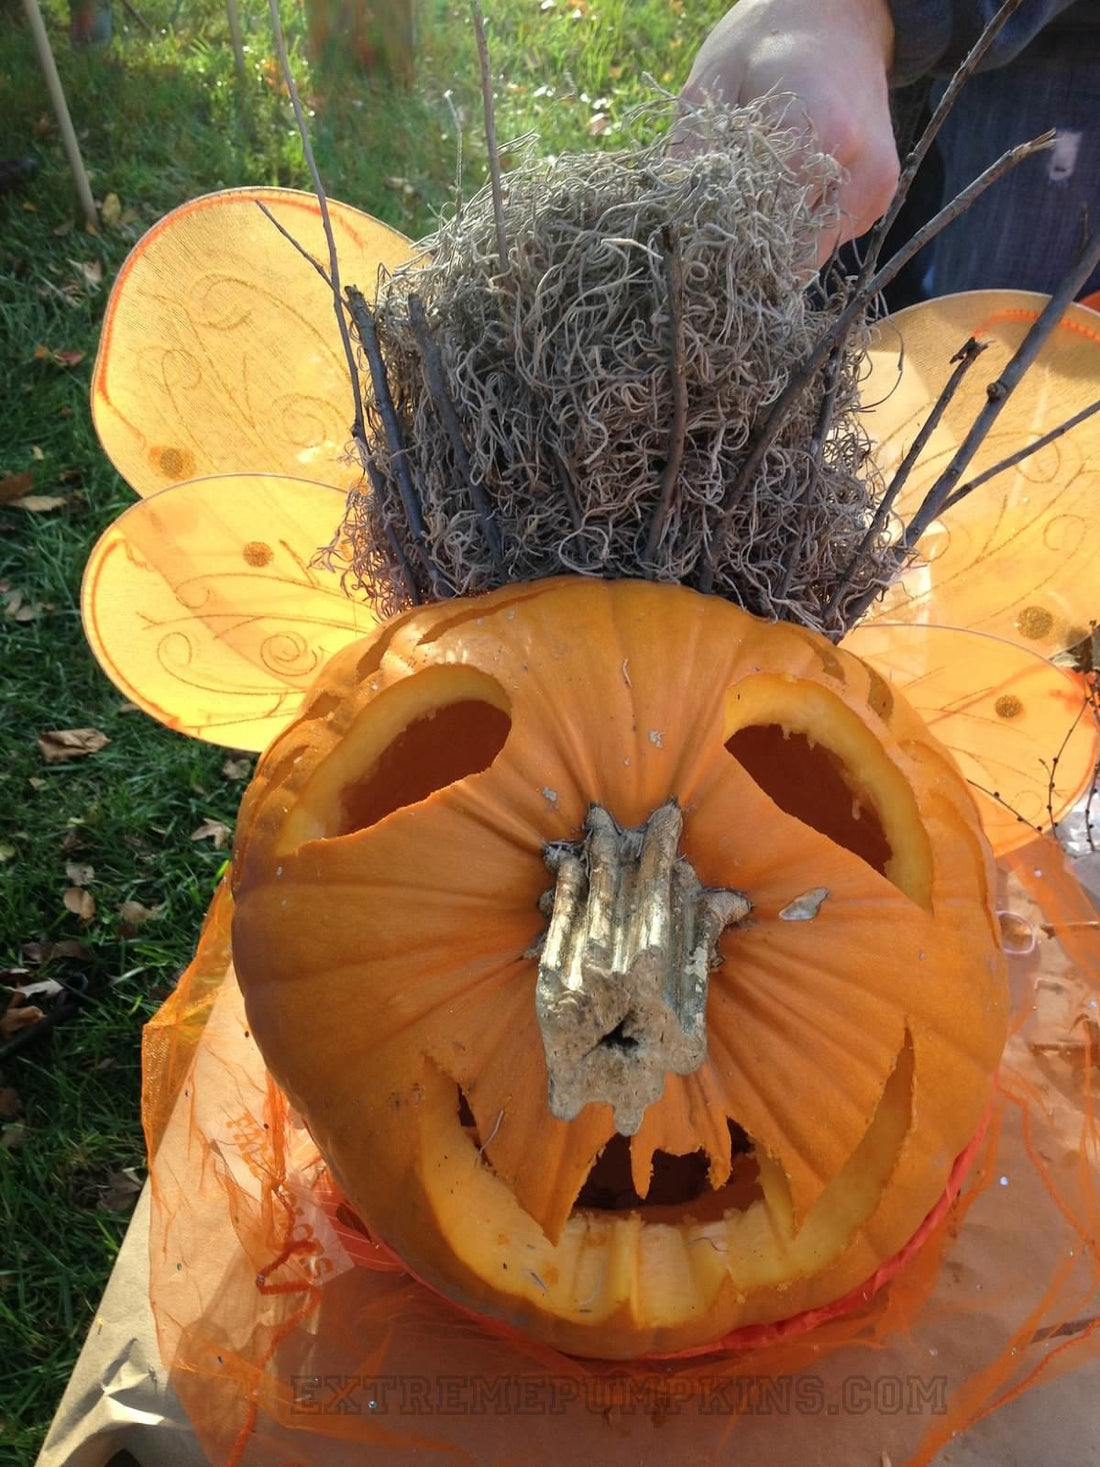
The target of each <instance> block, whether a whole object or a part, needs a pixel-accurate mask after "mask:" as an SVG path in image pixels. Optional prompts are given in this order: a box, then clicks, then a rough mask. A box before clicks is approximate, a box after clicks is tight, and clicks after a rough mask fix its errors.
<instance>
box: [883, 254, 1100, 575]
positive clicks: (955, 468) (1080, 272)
mask: <svg viewBox="0 0 1100 1467" xmlns="http://www.w3.org/2000/svg"><path fill="white" fill-rule="evenodd" d="M1097 264H1100V230H1097V232H1096V233H1095V234H1094V235H1093V237H1092V239H1091V240H1089V243H1088V246H1087V247H1086V249H1085V250H1084V251H1083V252H1082V254H1081V256H1080V258H1079V259H1078V260H1077V262H1076V264H1075V265H1074V266H1073V268H1072V269H1071V270H1070V272H1069V273H1068V275H1067V276H1066V277H1065V279H1064V280H1063V281H1062V283H1061V285H1059V287H1058V289H1057V290H1056V291H1055V292H1054V294H1053V295H1052V296H1051V298H1050V300H1049V301H1048V302H1047V304H1046V305H1045V306H1044V307H1043V309H1042V311H1041V312H1040V313H1039V316H1038V318H1037V319H1036V320H1035V321H1034V323H1033V324H1032V326H1031V328H1030V329H1029V331H1028V333H1027V335H1026V336H1025V337H1024V339H1023V341H1022V342H1021V343H1020V345H1019V346H1018V347H1017V349H1016V351H1015V353H1014V355H1013V357H1012V359H1011V361H1010V362H1008V364H1007V365H1006V366H1005V368H1004V370H1003V371H1002V373H1001V375H1000V376H999V377H998V378H997V380H996V381H995V382H991V383H990V384H989V386H988V387H987V388H986V395H987V399H988V400H987V402H986V404H985V406H984V407H983V408H982V410H981V412H980V413H979V414H978V416H977V418H976V419H975V421H974V425H973V427H972V428H971V429H970V432H969V433H968V434H967V435H966V437H965V439H964V440H963V442H962V443H961V445H960V446H959V448H958V450H957V452H956V453H955V456H954V458H953V459H952V460H951V462H950V463H949V464H948V466H947V468H946V469H945V470H944V472H943V473H942V474H941V475H940V477H939V478H938V479H937V480H936V482H935V484H933V486H932V488H931V489H930V490H929V492H928V494H927V495H926V496H925V499H924V502H923V504H922V505H921V507H920V509H918V510H917V513H916V514H915V515H914V516H913V518H912V520H910V522H909V525H908V527H907V528H906V531H905V536H904V539H903V540H902V543H901V545H900V546H899V547H898V549H899V552H900V553H901V554H908V552H909V551H911V550H912V549H913V547H914V546H915V545H916V543H917V541H918V540H919V539H920V537H921V536H922V535H923V534H924V532H925V530H926V529H927V528H928V526H929V525H930V524H931V523H932V521H933V520H934V519H936V518H937V516H938V515H940V514H942V513H943V508H944V505H945V504H946V502H947V500H948V499H950V498H951V496H952V494H953V493H954V492H955V487H956V485H957V484H958V482H959V479H960V478H961V477H962V475H963V473H964V471H965V470H966V467H967V465H968V464H969V463H970V461H971V459H972V458H973V457H974V455H975V454H976V453H977V451H978V449H979V448H980V447H981V446H982V443H983V442H984V441H985V437H986V434H987V433H988V432H989V430H990V429H991V428H992V426H993V424H994V423H995V422H996V421H997V418H998V416H999V415H1000V412H1001V409H1002V408H1003V407H1004V405H1005V403H1006V402H1007V401H1008V400H1009V398H1010V397H1011V396H1012V394H1013V392H1014V391H1015V390H1016V388H1017V386H1018V385H1019V383H1020V379H1021V378H1022V377H1023V375H1024V373H1025V372H1026V371H1027V369H1028V368H1029V367H1030V366H1031V364H1032V362H1034V360H1035V358H1036V357H1037V356H1038V355H1039V353H1040V351H1041V350H1042V349H1043V345H1044V344H1045V342H1046V340H1047V337H1048V336H1050V334H1051V332H1052V331H1053V330H1054V328H1055V327H1056V326H1057V325H1058V323H1059V322H1060V321H1061V319H1062V317H1063V316H1064V315H1065V312H1066V308H1067V307H1068V306H1069V304H1070V302H1071V301H1072V300H1073V298H1074V296H1075V295H1076V294H1077V292H1078V291H1079V290H1080V289H1081V287H1082V285H1084V283H1085V281H1086V280H1087V279H1088V278H1089V276H1090V275H1091V274H1092V272H1093V270H1095V268H1096V266H1097Z"/></svg>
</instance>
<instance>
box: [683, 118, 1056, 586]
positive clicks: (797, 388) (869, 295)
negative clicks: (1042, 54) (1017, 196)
mask: <svg viewBox="0 0 1100 1467" xmlns="http://www.w3.org/2000/svg"><path fill="white" fill-rule="evenodd" d="M1053 141H1054V131H1053V130H1051V131H1049V132H1045V133H1043V134H1042V136H1041V137H1037V138H1033V139H1032V140H1031V142H1028V143H1021V144H1020V145H1019V146H1018V147H1015V148H1010V149H1009V150H1008V152H1007V153H1004V154H1002V156H1001V157H1000V158H998V159H997V161H996V163H993V164H991V165H990V167H988V168H987V169H986V170H985V172H984V173H982V174H980V175H979V176H978V177H977V178H976V179H975V180H974V181H973V183H971V184H968V185H967V187H966V188H964V189H963V191H962V192H961V193H960V194H958V195H956V197H955V198H954V199H952V200H951V202H950V203H949V204H946V205H945V206H944V207H943V208H942V209H941V210H940V212H939V213H938V214H937V215H936V216H935V218H933V219H930V220H929V222H928V223H927V224H926V225H925V226H924V228H923V229H920V230H918V231H917V233H916V234H915V235H914V236H913V238H912V239H911V240H910V241H909V242H908V244H905V245H903V246H902V248H901V249H900V250H898V251H897V252H896V254H894V255H892V256H891V257H890V259H889V260H888V261H887V262H886V264H885V265H883V266H882V268H881V269H880V270H879V271H877V273H876V274H874V275H873V276H872V277H871V278H870V279H869V280H868V281H867V282H866V283H865V284H864V285H861V286H857V287H856V289H855V290H854V291H853V293H852V297H851V299H850V300H849V302H848V304H847V305H846V306H845V307H844V310H843V311H841V313H840V315H839V316H838V317H837V318H836V320H835V321H834V322H833V324H832V326H830V328H829V330H828V331H826V332H825V333H824V334H823V335H822V336H821V338H820V340H819V341H818V342H817V343H816V344H815V345H814V348H813V350H812V351H811V352H810V354H809V356H807V358H806V360H805V361H804V362H803V363H802V365H801V366H800V367H799V369H798V370H797V372H795V373H793V374H792V376H791V379H790V381H789V382H788V383H787V385H786V387H785V388H784V389H783V391H782V392H781V393H780V394H779V396H778V398H776V400H775V403H774V405H773V407H772V410H771V412H770V413H769V414H768V416H767V417H766V418H765V420H764V422H763V424H762V425H761V427H760V431H759V432H758V434H757V436H756V440H755V442H754V443H753V446H752V448H751V449H750V451H749V453H748V454H747V455H746V457H745V460H744V462H743V463H742V465H741V468H740V471H739V472H738V475H737V478H736V479H735V480H734V481H733V483H732V484H731V485H730V487H729V489H728V490H727V492H726V497H725V501H724V504H723V506H722V513H721V518H720V519H719V521H718V524H717V526H716V527H715V532H714V535H713V537H712V540H711V548H710V551H709V553H708V556H707V563H706V565H705V567H704V569H703V574H702V576H701V577H700V579H699V590H700V591H710V590H712V589H713V587H714V576H715V572H716V568H717V561H718V557H719V555H720V554H721V552H722V550H723V548H724V547H725V543H726V537H727V535H728V534H729V528H730V522H731V520H732V518H733V515H734V512H735V511H736V509H737V506H738V505H739V504H740V502H741V500H742V498H743V497H744V495H745V493H746V491H747V489H748V486H749V485H750V484H751V483H752V482H753V480H754V479H755V477H756V475H757V474H758V473H759V471H760V466H761V464H762V463H763V462H764V458H765V456H766V455H767V452H768V450H769V449H770V448H771V447H772V445H773V444H774V443H775V441H776V439H777V438H778V437H779V435H780V433H781V432H782V431H783V429H784V427H785V426H786V424H787V419H788V418H789V417H790V415H791V412H792V411H793V409H794V407H795V404H796V403H797V402H798V399H799V398H800V397H801V396H802V393H803V392H804V391H805V389H806V387H807V386H808V384H809V382H810V381H811V379H812V378H813V377H814V375H815V374H816V373H817V372H818V371H819V370H820V368H821V366H822V365H823V364H824V362H825V359H826V358H827V357H828V355H829V353H830V352H831V351H832V350H833V348H834V347H836V346H838V345H839V344H840V343H841V342H843V341H844V340H845V339H846V338H847V335H848V332H849V330H850V328H851V326H852V324H853V322H854V321H855V320H856V318H857V317H858V316H859V315H860V313H861V312H862V311H863V310H864V309H865V307H866V306H867V303H868V302H869V301H870V300H871V299H873V297H874V296H876V295H877V294H878V293H879V292H880V291H882V290H885V288H886V287H887V286H888V285H889V284H890V282H891V281H892V280H893V279H894V278H895V277H896V276H897V275H898V274H899V273H900V272H901V271H902V270H903V269H904V268H905V266H906V265H907V264H908V263H909V261H910V260H911V259H912V258H913V256H914V255H916V254H917V253H918V252H919V251H920V250H922V249H923V248H924V246H925V245H926V244H928V243H929V241H930V240H932V239H934V238H935V237H936V235H937V234H939V232H940V231H941V230H942V229H946V228H947V226H948V225H949V224H951V223H952V222H953V221H954V220H955V219H957V218H958V217H959V215H960V214H963V213H965V211H966V210H967V209H969V208H970V206H971V205H972V204H973V203H974V202H975V201H976V200H977V199H978V198H980V197H981V195H982V194H983V193H985V191H986V189H987V188H990V187H991V186H992V185H993V184H995V183H996V182H997V181H998V180H999V179H1000V178H1002V177H1003V176H1004V174H1006V173H1007V172H1009V170H1010V169H1012V168H1015V167H1016V166H1017V165H1018V164H1020V163H1022V162H1023V161H1024V160H1025V159H1026V158H1030V157H1031V156H1032V155H1033V154H1035V153H1038V152H1041V151H1043V150H1044V149H1045V148H1049V147H1050V145H1051V143H1052V142H1053Z"/></svg>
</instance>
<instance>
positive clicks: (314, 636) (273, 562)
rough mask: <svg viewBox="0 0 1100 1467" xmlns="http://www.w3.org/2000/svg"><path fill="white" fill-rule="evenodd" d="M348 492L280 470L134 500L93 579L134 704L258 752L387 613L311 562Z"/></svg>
mask: <svg viewBox="0 0 1100 1467" xmlns="http://www.w3.org/2000/svg"><path fill="white" fill-rule="evenodd" d="M342 505H343V496H342V495H341V493H340V491H339V490H337V489H334V488H332V487H331V486H330V485H327V484H314V483H311V482H309V481H308V480H304V479H288V478H284V477H282V476H279V475H274V474H270V475H265V474H239V475H226V476H221V477H214V478H208V479H198V480H195V481H193V482H191V483H188V484H179V485H177V486H176V487H175V488H172V489H165V490H163V491H162V492H161V493H160V494H155V495H152V496H151V497H150V498H148V499H143V500H141V501H140V502H139V503H137V504H135V505H134V506H133V507H132V508H131V509H129V510H127V511H126V513H125V514H123V515H121V516H120V518H119V519H117V520H116V521H115V523H114V524H113V525H111V527H110V528H109V529H108V530H107V531H106V532H105V534H104V535H103V536H102V538H101V539H100V541H99V542H98V544H97V545H96V547H95V549H94V550H93V551H92V554H91V557H90V558H89V561H88V566H87V570H86V571H85V575H84V588H83V607H82V609H83V616H84V628H85V632H86V634H87V637H88V641H89V642H90V644H91V646H92V650H93V651H94V652H95V655H96V657H97V658H98V659H99V662H100V664H101V666H102V667H103V670H104V671H105V672H106V673H107V675H108V677H110V679H111V680H112V682H114V684H115V685H116V687H118V688H119V689H120V691H122V692H123V693H124V694H125V695H126V696H127V697H128V698H130V699H132V700H133V701H134V702H135V703H137V704H139V705H140V706H141V707H142V708H144V709H145V710H146V712H148V713H151V714H152V715H153V717H154V718H157V719H159V720H160V721H161V722H162V723H165V724H167V725H168V726H169V727H170V728H175V729H178V730H179V731H180V732H181V733H186V734H190V735H192V736H193V737H195V738H200V739H206V740H208V741H209V742H211V743H215V744H224V745H226V746H227V747H229V748H234V749H252V750H259V749H263V748H266V746H267V745H268V743H270V741H271V739H272V738H273V737H274V736H275V734H277V733H278V732H279V731H280V729H282V728H283V726H284V725H285V724H286V723H288V722H289V721H290V720H291V719H292V718H293V717H294V716H295V714H296V713H297V711H298V708H299V705H300V703H301V700H302V694H303V693H304V691H305V690H306V689H307V688H308V687H309V685H310V683H311V682H312V681H313V680H314V678H315V677H316V675H317V673H318V672H319V671H320V670H321V667H322V666H323V665H324V663H325V662H327V661H328V659H329V658H330V657H331V656H332V655H333V654H334V653H335V652H338V651H339V650H340V648H341V647H343V646H345V644H346V643H348V642H351V641H355V640H356V639H357V638H359V637H363V636H365V635H366V634H367V633H368V632H369V631H371V629H372V628H373V627H374V626H375V625H376V624H377V618H376V617H375V615H374V613H373V612H372V611H371V610H370V608H369V606H367V605H366V604H365V603H363V602H357V601H353V600H351V599H350V598H349V597H348V596H346V595H345V594H344V592H343V590H342V588H341V580H340V575H339V572H338V571H337V570H327V569H325V568H324V567H323V566H319V565H315V564H312V561H313V558H314V556H315V554H316V551H317V548H318V546H321V545H324V544H326V543H327V542H328V541H329V540H330V538H331V536H332V532H333V526H334V525H337V524H338V523H339V519H340V512H341V508H342Z"/></svg>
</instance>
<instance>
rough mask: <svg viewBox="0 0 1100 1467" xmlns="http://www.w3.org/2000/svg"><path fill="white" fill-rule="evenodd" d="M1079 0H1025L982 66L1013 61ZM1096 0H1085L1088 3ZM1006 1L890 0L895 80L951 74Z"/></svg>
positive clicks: (901, 83)
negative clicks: (1054, 20)
mask: <svg viewBox="0 0 1100 1467" xmlns="http://www.w3.org/2000/svg"><path fill="white" fill-rule="evenodd" d="M1074 3H1075V0H1024V3H1023V4H1022V5H1021V6H1020V8H1019V9H1018V10H1017V11H1016V13H1015V15H1013V16H1012V18H1011V19H1010V20H1008V21H1007V22H1006V23H1005V25H1004V26H1003V27H1002V29H1001V32H1000V34H999V35H998V37H997V39H996V40H995V41H994V42H993V45H992V46H991V47H990V49H989V51H988V53H987V54H986V57H985V59H984V61H983V62H982V64H981V67H980V68H979V70H981V71H992V70H994V69H995V68H996V67H998V66H1004V65H1005V64H1006V63H1007V62H1009V61H1011V60H1013V58H1014V57H1016V56H1018V55H1019V53H1020V52H1021V51H1022V50H1023V49H1024V47H1025V46H1027V45H1028V44H1029V43H1030V42H1031V41H1032V40H1034V38H1035V37H1036V36H1037V35H1038V34H1039V32H1040V31H1041V30H1042V29H1043V27H1044V26H1046V25H1047V24H1049V22H1050V21H1052V20H1053V19H1054V18H1055V16H1057V15H1060V14H1061V12H1062V11H1064V10H1068V9H1069V7H1070V6H1071V5H1072V4H1074ZM1093 3H1095V0H1085V4H1083V5H1082V10H1084V9H1085V7H1086V5H1091V4H1093ZM1000 4H1001V0H890V9H891V11H892V13H893V17H894V65H893V70H892V71H891V73H890V85H891V86H893V87H901V86H905V85H907V84H908V83H909V82H912V81H916V80H917V79H918V78H919V77H922V76H928V75H930V74H940V75H943V74H947V75H950V73H951V72H953V71H954V69H955V67H956V66H958V64H959V62H960V61H961V60H962V59H963V57H964V56H965V55H966V53H967V52H968V51H969V50H970V48H971V46H973V44H974V42H975V41H976V40H977V39H978V37H979V36H980V35H981V33H982V30H983V29H984V27H985V25H986V23H987V22H988V21H989V20H990V19H991V18H992V17H993V16H994V15H995V14H996V13H997V11H998V10H999V9H1000Z"/></svg>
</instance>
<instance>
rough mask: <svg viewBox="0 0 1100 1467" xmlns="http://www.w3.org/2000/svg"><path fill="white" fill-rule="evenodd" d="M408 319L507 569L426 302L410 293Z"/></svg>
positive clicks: (496, 557) (487, 530) (493, 551)
mask: <svg viewBox="0 0 1100 1467" xmlns="http://www.w3.org/2000/svg"><path fill="white" fill-rule="evenodd" d="M409 320H410V323H411V325H412V329H413V335H414V336H415V337H416V343H417V346H418V347H419V348H420V355H421V357H422V359H423V362H424V376H425V380H426V381H427V384H428V391H429V392H430V393H431V396H432V401H433V402H434V403H435V409H436V412H437V413H438V414H439V418H440V421H441V422H442V424H443V426H444V428H445V429H446V432H447V437H448V438H449V439H450V440H451V448H452V450H453V452H454V456H455V462H456V463H457V465H458V471H459V473H460V474H461V475H462V478H463V480H464V482H465V485H466V488H467V490H468V492H469V495H470V499H471V502H472V503H473V506H474V511H475V513H476V514H477V518H478V524H479V525H480V526H481V533H482V535H483V537H484V539H485V543H486V545H488V547H489V553H490V555H491V556H492V558H493V564H494V566H495V567H496V569H497V571H498V572H499V573H500V574H503V573H504V554H503V552H502V550H501V546H500V536H499V535H498V534H497V527H496V524H495V522H494V520H493V507H492V505H491V504H490V503H489V500H488V497H487V495H486V493H485V486H484V484H482V483H481V481H480V480H479V479H476V478H475V477H474V474H473V471H472V469H471V467H470V455H469V453H468V452H467V450H466V441H465V439H464V438H463V436H462V424H461V423H460V422H459V420H458V413H457V412H456V411H455V405H454V402H453V401H452V399H451V394H450V393H449V392H448V391H447V383H446V380H445V378H444V375H443V360H442V358H441V356H440V353H439V346H438V344H437V342H436V341H435V338H434V337H433V336H432V333H431V330H430V328H429V326H428V318H427V316H426V315H425V313H424V303H423V302H422V301H421V299H420V297H419V296H418V295H410V296H409Z"/></svg>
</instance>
